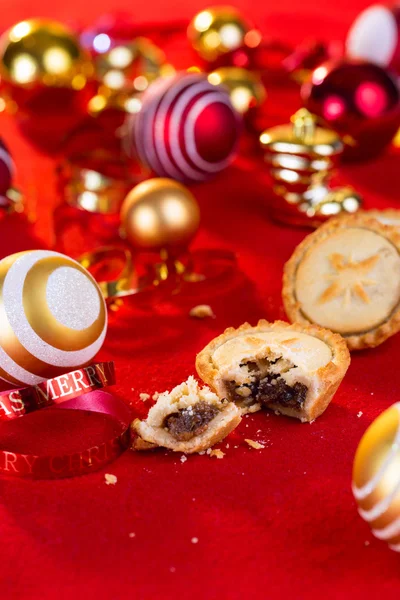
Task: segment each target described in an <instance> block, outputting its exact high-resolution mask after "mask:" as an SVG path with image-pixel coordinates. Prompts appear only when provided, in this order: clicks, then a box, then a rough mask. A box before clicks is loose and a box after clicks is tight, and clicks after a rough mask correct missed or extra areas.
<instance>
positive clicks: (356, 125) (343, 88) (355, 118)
mask: <svg viewBox="0 0 400 600" xmlns="http://www.w3.org/2000/svg"><path fill="white" fill-rule="evenodd" d="M301 95H302V98H303V101H304V103H305V106H306V107H307V108H308V109H309V110H310V111H311V112H312V113H314V114H316V115H317V116H319V117H321V118H322V119H323V120H324V121H325V123H327V124H328V126H329V127H331V128H332V129H334V130H335V131H337V132H338V133H339V134H340V135H341V136H342V137H343V141H344V142H345V143H346V148H345V152H344V154H343V157H344V158H348V159H366V158H373V157H375V156H378V155H379V154H380V153H381V152H382V151H383V150H384V149H385V147H386V146H388V145H389V144H390V143H391V141H392V139H393V136H394V135H395V134H396V132H397V130H398V128H399V126H400V93H399V88H398V85H397V83H396V81H395V80H394V79H393V78H392V76H391V75H390V73H389V72H388V71H386V70H385V69H383V68H382V67H379V66H378V65H374V64H372V63H368V62H362V61H361V62H360V61H356V60H341V61H332V62H327V63H324V64H323V65H320V66H319V67H317V68H316V69H315V71H314V72H313V74H312V77H311V79H310V80H309V81H307V82H306V83H304V84H303V86H302V88H301Z"/></svg>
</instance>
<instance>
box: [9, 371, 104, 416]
mask: <svg viewBox="0 0 400 600" xmlns="http://www.w3.org/2000/svg"><path fill="white" fill-rule="evenodd" d="M114 383H115V372H114V363H113V362H105V363H97V364H94V365H90V366H88V367H83V368H82V369H78V370H77V371H71V373H66V374H65V375H59V376H58V377H54V379H47V380H46V381H43V382H42V383H39V384H38V385H34V386H31V387H26V388H20V389H18V390H9V391H7V392H3V393H2V394H0V421H8V420H10V419H17V418H18V417H23V416H24V415H26V414H28V413H31V412H33V411H34V410H38V409H40V408H45V407H46V406H51V405H52V404H61V403H64V402H66V401H67V400H71V399H72V398H76V397H78V396H81V395H82V394H87V393H88V392H91V391H93V390H98V389H100V388H103V387H106V386H108V385H114Z"/></svg>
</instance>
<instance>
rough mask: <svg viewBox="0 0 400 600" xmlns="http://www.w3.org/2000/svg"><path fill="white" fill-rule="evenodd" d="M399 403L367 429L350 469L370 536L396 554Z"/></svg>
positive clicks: (399, 538) (399, 533)
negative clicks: (380, 541) (386, 544)
mask: <svg viewBox="0 0 400 600" xmlns="http://www.w3.org/2000/svg"><path fill="white" fill-rule="evenodd" d="M399 465H400V402H397V403H396V404H393V406H391V407H390V408H388V409H387V410H385V411H384V412H383V413H382V414H381V415H379V417H378V418H377V419H375V421H374V422H373V423H372V425H370V426H369V428H368V429H367V431H366V432H365V434H364V435H363V437H362V438H361V441H360V443H359V445H358V448H357V452H356V455H355V459H354V465H353V494H354V497H355V499H356V502H357V504H358V511H359V513H360V516H361V517H362V518H363V519H364V520H365V521H366V522H367V523H368V525H369V526H370V527H371V529H372V533H373V534H374V535H375V537H377V538H378V539H379V540H383V541H385V542H387V543H388V544H389V548H391V549H392V550H395V551H397V552H400V468H399Z"/></svg>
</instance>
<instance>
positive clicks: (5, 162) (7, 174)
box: [0, 140, 15, 206]
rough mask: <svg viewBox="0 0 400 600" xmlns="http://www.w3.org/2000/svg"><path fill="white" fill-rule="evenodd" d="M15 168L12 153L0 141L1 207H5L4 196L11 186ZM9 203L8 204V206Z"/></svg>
mask: <svg viewBox="0 0 400 600" xmlns="http://www.w3.org/2000/svg"><path fill="white" fill-rule="evenodd" d="M14 171H15V166H14V161H13V159H12V158H11V155H10V152H9V150H8V148H7V146H6V145H5V144H4V142H3V141H1V140H0V206H3V200H4V201H6V199H5V198H4V195H5V194H6V193H7V191H8V190H9V188H10V186H11V182H12V179H13V176H14ZM8 203H9V202H8V201H7V202H6V204H7V205H8Z"/></svg>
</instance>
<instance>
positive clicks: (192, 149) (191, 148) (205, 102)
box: [184, 92, 233, 173]
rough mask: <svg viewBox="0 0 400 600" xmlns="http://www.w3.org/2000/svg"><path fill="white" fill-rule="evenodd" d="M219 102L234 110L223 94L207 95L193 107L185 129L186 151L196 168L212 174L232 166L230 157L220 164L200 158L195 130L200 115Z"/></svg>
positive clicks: (213, 93)
mask: <svg viewBox="0 0 400 600" xmlns="http://www.w3.org/2000/svg"><path fill="white" fill-rule="evenodd" d="M217 102H218V103H220V104H224V105H225V106H229V107H230V108H231V109H232V104H231V101H230V100H229V97H228V96H227V97H226V98H225V97H224V96H222V95H221V92H212V93H210V94H207V95H206V96H203V98H199V99H198V100H197V102H196V103H195V104H194V105H193V106H192V108H191V109H190V112H189V114H188V116H187V120H186V123H185V128H184V137H185V144H186V150H187V153H188V154H189V157H190V158H191V160H192V161H193V162H194V163H195V164H196V166H197V165H198V166H199V168H201V169H204V170H205V171H208V172H210V173H216V172H218V171H222V169H224V168H225V167H227V166H228V165H229V164H230V162H231V158H230V157H228V158H225V159H224V160H220V161H219V162H210V161H208V160H205V159H204V158H203V157H202V156H200V154H199V153H198V151H197V145H196V137H195V132H194V129H195V126H196V121H197V119H198V118H199V116H200V114H201V113H202V112H203V110H205V109H206V108H207V106H209V105H210V104H216V103H217ZM232 110H233V109H232Z"/></svg>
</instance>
